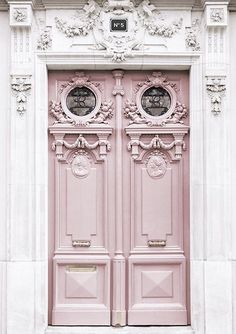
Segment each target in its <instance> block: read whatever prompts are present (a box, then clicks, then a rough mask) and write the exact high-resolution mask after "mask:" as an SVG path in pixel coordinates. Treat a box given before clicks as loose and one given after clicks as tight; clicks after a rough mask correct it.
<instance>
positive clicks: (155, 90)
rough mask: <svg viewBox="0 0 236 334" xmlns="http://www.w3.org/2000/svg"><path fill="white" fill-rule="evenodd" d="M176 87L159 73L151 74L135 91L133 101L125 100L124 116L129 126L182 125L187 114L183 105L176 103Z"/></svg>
mask: <svg viewBox="0 0 236 334" xmlns="http://www.w3.org/2000/svg"><path fill="white" fill-rule="evenodd" d="M176 91H177V87H176V84H175V83H172V82H170V81H168V79H167V78H166V77H165V76H164V75H162V73H161V72H153V73H152V75H151V76H149V77H148V78H147V80H146V81H144V82H139V83H138V84H137V87H136V89H135V101H130V100H127V101H126V103H125V107H124V115H125V117H126V118H128V119H129V125H131V124H146V125H148V126H165V125H166V124H168V123H170V124H183V123H184V121H183V119H184V118H186V117H187V115H188V112H187V108H186V106H185V105H184V104H182V103H181V102H179V101H177V95H176Z"/></svg>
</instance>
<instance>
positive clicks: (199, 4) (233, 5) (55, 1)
mask: <svg viewBox="0 0 236 334" xmlns="http://www.w3.org/2000/svg"><path fill="white" fill-rule="evenodd" d="M26 2H27V3H31V4H32V7H33V8H34V9H47V8H80V7H81V8H82V7H83V6H84V5H85V3H86V0H80V1H78V0H67V1H64V0H28V1H24V0H0V10H8V9H9V5H10V4H12V3H15V4H16V3H18V4H20V3H26ZM97 2H98V3H99V4H100V5H101V4H102V2H103V1H102V0H97ZM134 2H135V4H139V3H140V2H141V1H140V0H134ZM154 2H156V5H157V6H158V7H160V8H166V9H168V8H169V9H173V8H174V9H176V8H182V9H183V8H190V9H191V8H193V9H199V10H202V9H204V7H205V4H206V3H207V2H208V3H212V4H220V3H223V2H224V3H228V4H229V9H230V10H236V0H229V1H222V0H158V1H157V0H155V1H154Z"/></svg>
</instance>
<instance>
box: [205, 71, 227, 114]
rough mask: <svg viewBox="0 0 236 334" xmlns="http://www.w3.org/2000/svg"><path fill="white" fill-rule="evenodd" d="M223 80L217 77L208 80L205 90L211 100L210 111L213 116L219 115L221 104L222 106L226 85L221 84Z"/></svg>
mask: <svg viewBox="0 0 236 334" xmlns="http://www.w3.org/2000/svg"><path fill="white" fill-rule="evenodd" d="M223 79H224V78H219V77H213V78H212V77H211V78H208V80H207V84H206V88H207V92H208V95H209V96H210V98H211V105H212V109H211V111H212V112H213V113H214V114H215V115H219V113H220V112H221V111H222V110H221V104H222V97H223V96H225V92H226V85H225V83H224V82H223Z"/></svg>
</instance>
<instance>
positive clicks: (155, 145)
mask: <svg viewBox="0 0 236 334" xmlns="http://www.w3.org/2000/svg"><path fill="white" fill-rule="evenodd" d="M129 136H130V139H131V140H130V142H129V143H128V146H127V148H128V151H131V155H132V158H133V159H134V160H137V159H139V156H140V152H139V148H141V149H143V150H151V149H163V150H167V151H170V150H172V149H174V156H173V160H180V159H181V157H182V150H184V149H185V142H184V140H183V139H184V136H185V133H173V137H174V140H173V141H172V142H170V143H165V142H164V141H163V140H162V139H161V138H160V136H159V135H158V134H156V135H154V137H153V138H152V139H151V141H150V142H149V143H144V142H143V141H142V140H140V137H141V134H138V133H135V134H129Z"/></svg>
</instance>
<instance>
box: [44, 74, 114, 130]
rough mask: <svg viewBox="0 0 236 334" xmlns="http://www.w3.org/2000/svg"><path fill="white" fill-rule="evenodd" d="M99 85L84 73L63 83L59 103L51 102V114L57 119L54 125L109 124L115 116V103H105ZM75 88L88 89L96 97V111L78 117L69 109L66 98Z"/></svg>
mask: <svg viewBox="0 0 236 334" xmlns="http://www.w3.org/2000/svg"><path fill="white" fill-rule="evenodd" d="M99 85H100V84H99V83H96V82H91V81H90V80H89V78H88V77H87V76H85V75H84V73H82V72H81V73H76V77H74V78H72V79H71V80H70V81H67V82H65V83H63V84H62V85H61V87H60V90H59V96H60V99H59V101H51V102H50V104H49V112H50V114H51V115H52V116H53V117H54V118H55V119H56V120H55V121H54V123H53V124H70V125H73V126H88V125H89V124H91V123H94V124H108V119H109V118H111V117H112V115H113V108H112V105H113V102H112V101H103V102H102V97H101V96H102V94H101V90H100V88H99ZM75 87H87V88H89V89H90V90H91V91H92V92H93V93H94V95H95V96H96V106H95V108H94V110H93V111H92V112H91V113H90V114H88V115H86V116H77V115H74V114H73V113H71V112H70V110H69V109H68V108H67V104H66V98H67V96H68V94H69V93H70V91H71V90H72V89H74V88H75Z"/></svg>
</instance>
